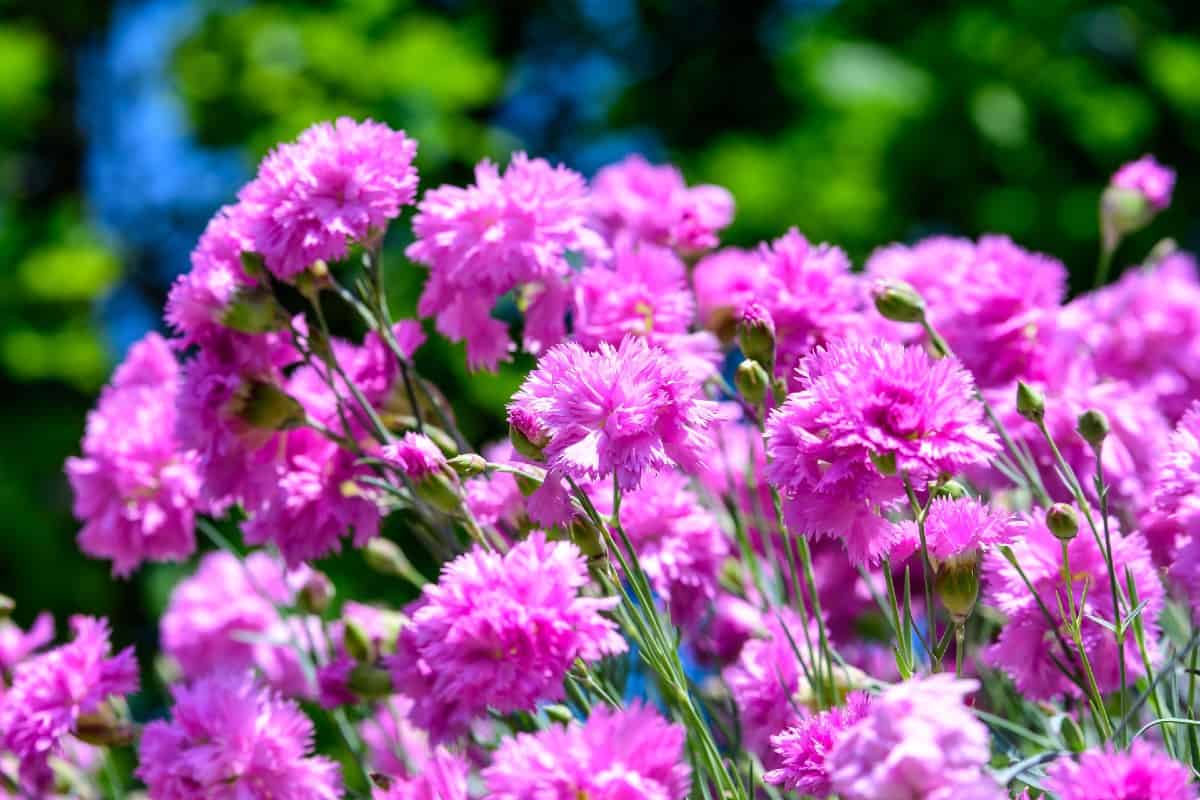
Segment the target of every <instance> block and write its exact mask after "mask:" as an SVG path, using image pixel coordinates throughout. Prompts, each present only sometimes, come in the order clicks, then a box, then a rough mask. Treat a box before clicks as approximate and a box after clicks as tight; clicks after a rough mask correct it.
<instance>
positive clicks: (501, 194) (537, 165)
mask: <svg viewBox="0 0 1200 800" xmlns="http://www.w3.org/2000/svg"><path fill="white" fill-rule="evenodd" d="M588 212H589V201H588V197H587V187H586V185H585V183H584V180H583V178H582V177H581V176H580V175H579V174H578V173H576V172H573V171H571V170H569V169H567V168H565V167H562V166H559V167H551V166H550V164H548V163H547V162H545V161H543V160H542V159H533V160H530V159H529V158H527V157H526V156H525V154H524V153H516V154H514V155H513V158H512V163H510V164H509V166H508V169H507V170H505V171H504V174H503V175H501V174H500V172H499V171H498V170H497V169H496V167H495V165H493V164H492V163H491V162H489V161H482V162H480V163H479V164H478V165H477V166H476V167H475V184H474V185H472V186H468V187H467V188H465V189H463V188H460V187H457V186H442V187H440V188H438V189H434V190H431V191H429V192H426V193H425V197H424V198H423V199H422V200H421V203H420V205H419V206H418V213H417V216H416V218H415V219H414V220H413V232H414V234H415V235H416V241H415V242H413V243H412V244H411V245H409V247H408V250H407V251H406V252H407V254H408V257H409V258H411V259H412V260H413V261H416V262H417V263H419V264H424V265H425V266H427V267H429V282H428V283H427V284H426V285H425V291H424V292H423V293H422V295H421V301H420V305H419V310H420V313H421V316H423V317H436V318H437V328H438V330H439V331H440V332H441V333H442V334H444V335H446V336H447V337H449V338H451V339H453V340H455V341H465V342H466V345H467V361H468V362H469V364H470V365H471V367H472V368H473V369H477V368H480V367H485V368H487V369H495V367H496V364H497V363H499V362H500V361H501V360H505V359H507V358H508V354H509V351H510V350H511V349H512V343H511V341H510V340H509V337H508V329H507V326H505V325H504V324H503V323H501V322H500V321H499V320H496V319H493V318H492V316H491V311H492V307H493V306H494V305H495V303H496V300H497V299H499V298H500V297H501V296H503V295H505V294H507V293H508V292H510V291H512V290H513V289H518V288H520V289H522V290H523V299H524V300H525V301H526V304H527V305H526V308H525V348H526V349H527V350H529V351H530V352H532V353H538V352H540V351H541V350H542V349H544V348H546V347H550V346H552V345H554V344H557V343H558V342H559V340H561V339H562V337H563V334H564V332H565V321H564V318H565V316H566V311H567V305H568V303H569V302H570V294H569V291H568V289H567V281H568V279H569V277H570V274H571V268H570V265H569V264H568V263H567V253H568V252H573V253H577V254H580V255H582V256H583V257H585V259H587V260H596V259H599V258H603V257H605V256H606V255H607V247H606V246H605V244H604V242H603V240H602V239H601V237H600V236H599V234H597V233H596V232H595V231H593V230H591V229H590V228H589V227H588V226H587V220H588Z"/></svg>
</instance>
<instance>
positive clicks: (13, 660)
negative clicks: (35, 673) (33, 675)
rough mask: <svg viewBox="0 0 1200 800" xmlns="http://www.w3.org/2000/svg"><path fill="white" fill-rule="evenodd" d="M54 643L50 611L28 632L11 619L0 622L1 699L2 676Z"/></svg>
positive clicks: (0, 696) (1, 688)
mask: <svg viewBox="0 0 1200 800" xmlns="http://www.w3.org/2000/svg"><path fill="white" fill-rule="evenodd" d="M52 641H54V617H52V616H51V615H50V612H48V611H43V612H42V613H41V614H38V615H37V619H35V620H34V621H33V624H32V625H30V626H29V630H28V631H23V630H21V628H20V627H19V626H18V625H17V623H15V622H13V621H12V620H11V619H3V620H0V698H2V697H3V696H4V681H3V679H2V676H3V675H5V674H10V673H12V671H13V669H14V668H15V667H16V666H17V664H20V663H21V662H22V661H24V660H25V659H27V658H29V657H30V656H31V655H33V654H34V653H36V652H37V651H38V650H41V649H42V648H43V647H45V646H46V645H48V644H50V642H52Z"/></svg>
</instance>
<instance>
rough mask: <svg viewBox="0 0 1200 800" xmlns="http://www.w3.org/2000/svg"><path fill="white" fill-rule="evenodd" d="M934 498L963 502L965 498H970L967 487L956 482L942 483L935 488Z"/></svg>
mask: <svg viewBox="0 0 1200 800" xmlns="http://www.w3.org/2000/svg"><path fill="white" fill-rule="evenodd" d="M933 496H934V497H940V498H945V499H948V500H961V499H963V498H964V497H970V494H968V492H967V487H965V486H963V485H962V484H961V483H959V482H958V481H956V480H948V481H942V482H941V483H939V484H938V485H937V486H935V487H933Z"/></svg>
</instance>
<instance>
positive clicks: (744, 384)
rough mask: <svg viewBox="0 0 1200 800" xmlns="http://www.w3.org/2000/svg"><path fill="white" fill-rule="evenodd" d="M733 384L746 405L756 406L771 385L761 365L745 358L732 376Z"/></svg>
mask: <svg viewBox="0 0 1200 800" xmlns="http://www.w3.org/2000/svg"><path fill="white" fill-rule="evenodd" d="M733 384H734V386H736V387H737V390H738V391H739V392H741V394H742V397H744V398H746V401H747V402H748V403H750V404H751V405H753V406H757V405H759V404H761V403H762V401H763V397H765V396H766V394H767V387H768V386H770V385H771V378H770V376H769V375H767V371H766V370H765V369H763V367H762V364H759V363H758V362H757V361H755V360H754V359H752V358H747V359H746V360H745V361H743V362H742V363H741V364H738V368H737V372H735V373H734V375H733Z"/></svg>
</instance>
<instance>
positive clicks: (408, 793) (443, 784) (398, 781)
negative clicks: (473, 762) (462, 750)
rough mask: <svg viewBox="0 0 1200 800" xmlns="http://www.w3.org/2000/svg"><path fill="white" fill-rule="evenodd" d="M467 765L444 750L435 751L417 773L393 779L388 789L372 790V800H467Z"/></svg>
mask: <svg viewBox="0 0 1200 800" xmlns="http://www.w3.org/2000/svg"><path fill="white" fill-rule="evenodd" d="M469 772H470V765H469V764H467V762H466V761H465V760H464V759H463V758H462V757H461V756H457V755H455V754H453V753H451V752H450V751H448V750H446V749H445V748H444V747H439V748H437V749H436V750H434V752H433V754H432V755H431V756H430V757H429V758H428V759H427V760H426V761H425V763H424V764H423V765H422V767H421V771H420V773H419V774H417V775H415V776H413V777H410V778H394V779H392V780H391V781H390V784H389V786H388V788H386V789H379V788H377V789H375V790H374V792H373V793H372V795H371V797H372V798H373V800H467V798H468V794H467V775H468V773H469Z"/></svg>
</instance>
